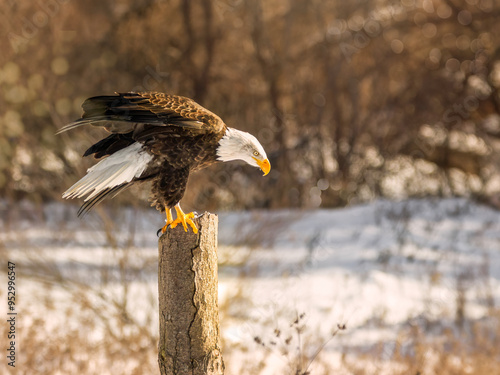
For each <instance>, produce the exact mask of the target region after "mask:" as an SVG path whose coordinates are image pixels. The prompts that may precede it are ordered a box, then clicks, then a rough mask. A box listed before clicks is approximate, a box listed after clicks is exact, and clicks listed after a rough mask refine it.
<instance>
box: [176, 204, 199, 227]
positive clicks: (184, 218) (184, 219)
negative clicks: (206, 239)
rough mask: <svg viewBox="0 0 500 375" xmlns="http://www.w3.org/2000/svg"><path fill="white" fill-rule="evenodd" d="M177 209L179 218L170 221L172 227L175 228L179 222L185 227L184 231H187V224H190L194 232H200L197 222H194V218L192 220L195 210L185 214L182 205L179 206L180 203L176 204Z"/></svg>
mask: <svg viewBox="0 0 500 375" xmlns="http://www.w3.org/2000/svg"><path fill="white" fill-rule="evenodd" d="M175 211H176V212H177V218H176V219H175V220H174V221H173V222H172V223H170V227H171V228H175V227H176V226H177V225H178V224H182V226H183V227H184V231H185V232H187V231H188V227H187V226H188V224H189V226H190V227H191V228H192V229H193V233H198V228H196V224H195V223H194V221H193V220H191V219H193V218H194V212H190V213H188V214H185V213H184V212H183V211H182V209H181V206H179V204H177V205H176V206H175Z"/></svg>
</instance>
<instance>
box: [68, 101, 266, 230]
mask: <svg viewBox="0 0 500 375" xmlns="http://www.w3.org/2000/svg"><path fill="white" fill-rule="evenodd" d="M82 108H83V111H84V113H83V115H82V118H81V119H79V120H77V121H75V122H73V123H70V124H68V125H66V126H64V127H63V128H61V129H60V130H59V131H58V133H62V132H65V131H67V130H70V129H74V128H77V127H80V126H83V125H88V124H90V125H93V126H99V127H102V128H104V129H105V130H107V131H108V132H109V133H111V134H110V135H108V136H107V137H106V138H104V139H102V140H100V141H99V142H97V143H96V144H94V145H92V146H91V147H90V148H89V149H88V150H87V151H85V153H84V155H83V156H88V155H94V157H95V158H102V159H101V160H100V161H99V162H98V163H97V164H96V165H94V166H93V167H91V168H89V169H88V170H87V174H86V175H85V176H84V177H83V178H82V179H81V180H79V181H78V182H76V183H75V184H74V185H73V186H71V187H70V188H69V189H68V190H66V191H65V192H64V194H63V198H82V197H84V204H83V205H82V206H81V208H80V210H79V211H78V216H81V215H84V214H85V213H87V212H88V211H89V210H90V209H92V207H94V206H95V205H96V204H98V203H100V202H101V201H102V200H103V199H104V198H107V197H114V196H115V195H117V194H118V193H120V192H122V191H123V190H125V189H126V188H128V187H130V186H132V185H134V184H137V183H141V182H145V181H151V182H152V187H151V201H152V206H155V207H156V209H157V210H159V211H161V212H165V213H166V216H167V218H166V224H165V226H164V227H163V228H162V232H165V231H166V229H167V228H168V226H169V225H170V227H171V228H175V227H176V226H177V225H178V224H182V226H183V227H184V230H185V231H187V229H188V227H187V226H188V225H189V226H191V228H192V230H193V232H194V233H197V232H198V229H197V227H196V224H195V223H194V222H193V220H192V219H193V218H194V213H193V212H190V213H188V214H185V213H184V212H183V211H182V209H181V206H180V203H179V202H180V200H181V199H182V197H183V196H184V192H185V190H186V184H187V181H188V177H189V174H190V173H191V172H193V171H196V170H199V169H201V168H205V167H207V166H209V165H211V164H214V163H217V162H220V161H230V160H244V161H245V162H247V163H248V164H250V165H252V166H254V167H259V168H260V169H261V170H262V171H263V172H264V175H266V174H268V173H269V171H270V169H271V164H270V163H269V160H268V158H267V156H266V152H265V151H264V148H263V147H262V145H261V144H260V143H259V141H258V140H257V139H256V138H255V137H254V136H253V135H251V134H249V133H246V132H243V131H240V130H237V129H234V128H230V127H228V126H226V124H224V122H223V121H222V120H221V119H220V117H219V116H217V115H215V114H214V113H212V112H210V111H209V110H207V109H205V108H203V107H202V106H201V105H199V104H198V103H196V102H195V101H194V100H192V99H189V98H186V97H182V96H177V95H168V94H163V93H158V92H129V93H122V94H116V95H109V96H96V97H92V98H89V99H87V100H86V101H85V102H84V103H83V105H82ZM172 208H175V211H176V213H177V216H176V219H175V220H174V219H173V217H172V213H171V209H172Z"/></svg>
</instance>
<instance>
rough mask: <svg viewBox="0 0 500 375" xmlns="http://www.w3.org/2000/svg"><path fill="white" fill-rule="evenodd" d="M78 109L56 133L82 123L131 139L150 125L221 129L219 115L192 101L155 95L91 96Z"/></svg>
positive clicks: (139, 136)
mask: <svg viewBox="0 0 500 375" xmlns="http://www.w3.org/2000/svg"><path fill="white" fill-rule="evenodd" d="M82 108H83V110H84V113H83V115H82V118H81V119H79V120H77V121H75V122H72V123H71V124H68V125H66V126H64V127H62V128H61V129H60V130H59V131H58V132H57V133H58V134H59V133H62V132H65V131H67V130H70V129H74V128H77V127H79V126H82V125H86V124H91V125H94V126H100V127H103V128H105V129H106V130H108V131H109V132H111V133H115V134H117V133H118V134H125V133H130V132H133V134H134V135H135V136H136V137H134V138H142V137H144V136H145V135H146V134H147V133H148V129H147V127H150V126H155V127H158V126H159V127H171V126H173V127H182V128H184V129H186V130H188V129H189V130H190V131H192V132H193V133H198V134H201V133H219V132H221V131H222V130H223V129H224V128H225V124H224V122H223V121H222V120H221V118H220V117H219V116H217V115H216V114H214V113H212V112H210V111H209V110H208V109H206V108H204V107H202V106H201V105H199V104H198V103H196V102H195V101H194V100H192V99H189V98H186V97H183V96H178V95H168V94H164V93H158V92H137V93H121V94H116V95H108V96H95V97H92V98H89V99H87V100H86V101H85V102H84V103H83V105H82ZM157 130H159V129H157ZM162 131H167V132H168V130H167V129H162ZM143 133H144V134H143Z"/></svg>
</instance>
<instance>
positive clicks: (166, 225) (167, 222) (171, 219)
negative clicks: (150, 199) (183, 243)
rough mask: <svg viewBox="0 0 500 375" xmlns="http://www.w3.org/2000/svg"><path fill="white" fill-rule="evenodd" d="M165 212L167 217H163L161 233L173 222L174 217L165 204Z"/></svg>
mask: <svg viewBox="0 0 500 375" xmlns="http://www.w3.org/2000/svg"><path fill="white" fill-rule="evenodd" d="M165 213H166V214H167V218H166V219H165V223H166V224H165V226H164V227H163V228H161V232H162V233H165V232H166V231H167V228H168V226H169V225H170V224H172V223H173V222H174V218H173V217H172V212H170V208H168V207H167V206H165ZM176 225H177V224H176Z"/></svg>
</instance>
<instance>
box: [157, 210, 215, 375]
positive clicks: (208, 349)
mask: <svg viewBox="0 0 500 375" xmlns="http://www.w3.org/2000/svg"><path fill="white" fill-rule="evenodd" d="M195 222H196V224H197V226H198V230H199V231H198V233H197V234H194V233H193V232H192V230H191V228H189V231H188V232H185V231H184V228H183V227H182V226H181V225H179V226H177V227H176V228H174V229H171V228H169V229H168V230H167V231H166V232H165V234H164V235H162V236H161V238H160V239H159V242H158V251H159V257H158V289H159V311H160V341H159V344H158V363H159V366H160V372H161V374H162V375H171V374H176V375H185V374H189V375H202V374H203V375H206V374H211V375H221V374H223V373H224V361H223V359H222V353H221V348H220V330H219V304H218V294H217V291H218V277H217V224H218V218H217V215H214V214H211V213H208V212H205V213H204V214H203V215H202V216H201V217H199V218H198V219H197V220H195Z"/></svg>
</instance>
